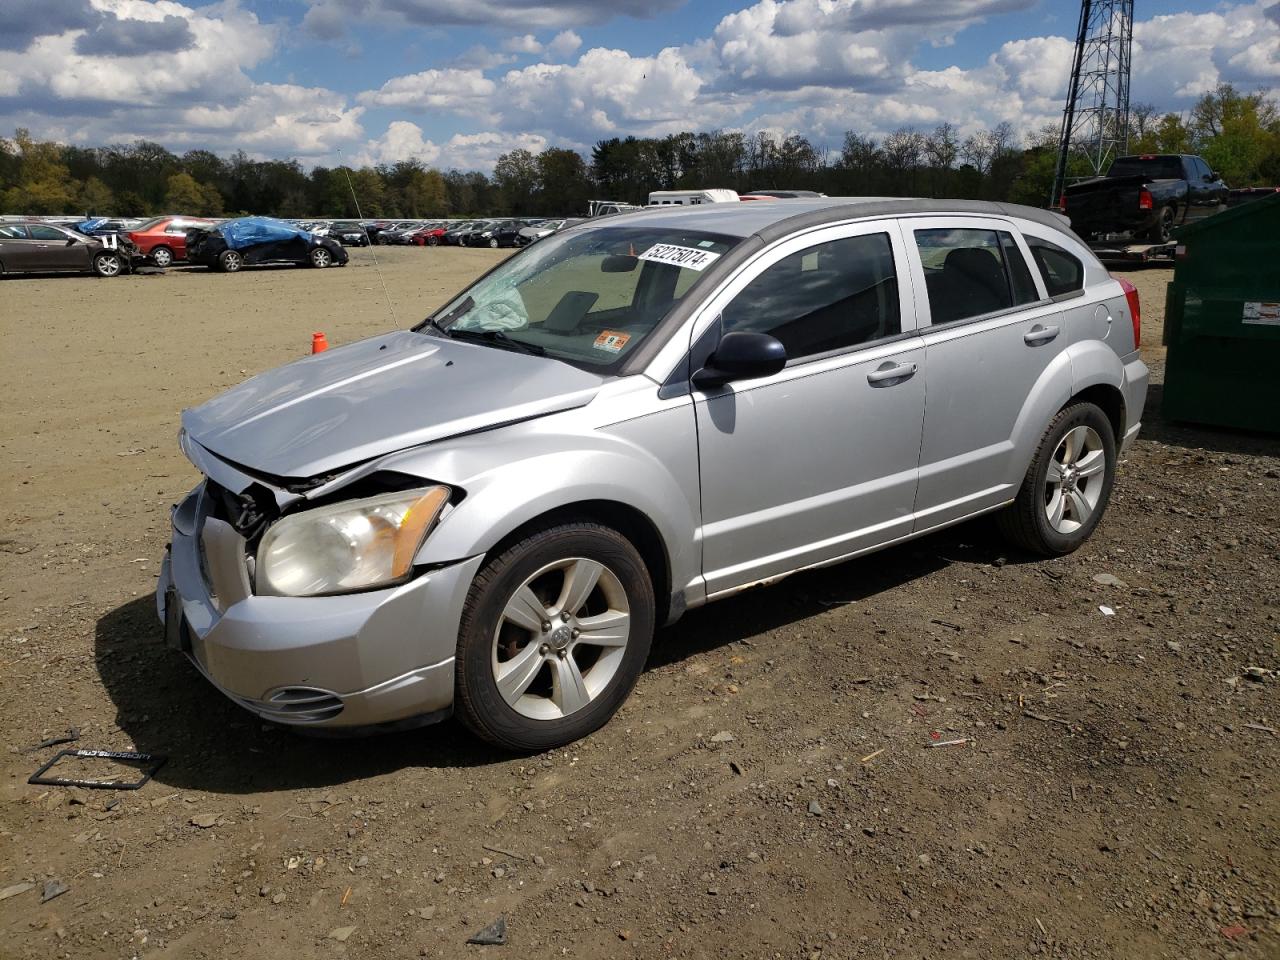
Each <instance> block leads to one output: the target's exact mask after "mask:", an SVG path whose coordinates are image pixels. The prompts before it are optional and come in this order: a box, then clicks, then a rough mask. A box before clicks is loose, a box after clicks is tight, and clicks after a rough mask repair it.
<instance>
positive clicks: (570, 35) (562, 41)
mask: <svg viewBox="0 0 1280 960" xmlns="http://www.w3.org/2000/svg"><path fill="white" fill-rule="evenodd" d="M580 46H582V38H581V37H580V36H578V35H577V34H576V33H574V32H573V31H572V30H562V31H560V32H559V33H557V34H556V35H555V37H554V38H552V40H551V42H550V43H548V44H547V53H548V54H550V55H551V56H553V57H556V58H558V59H561V60H563V59H564V58H565V57H567V56H569V55H570V54H572V53H574V52H576V51H577V49H578V48H579V47H580Z"/></svg>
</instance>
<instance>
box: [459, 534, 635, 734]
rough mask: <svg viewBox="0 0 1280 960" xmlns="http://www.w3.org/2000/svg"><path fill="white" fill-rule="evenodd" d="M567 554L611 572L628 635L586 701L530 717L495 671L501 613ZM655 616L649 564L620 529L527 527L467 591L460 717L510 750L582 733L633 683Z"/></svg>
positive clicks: (598, 722)
mask: <svg viewBox="0 0 1280 960" xmlns="http://www.w3.org/2000/svg"><path fill="white" fill-rule="evenodd" d="M570 558H583V559H587V560H594V561H596V562H597V563H600V564H602V565H604V567H605V568H607V570H608V571H609V572H611V573H612V574H613V575H614V576H615V577H616V578H617V582H618V584H619V585H620V586H621V588H622V590H623V591H625V595H626V600H627V604H628V605H629V614H630V623H629V633H628V636H627V642H626V646H625V648H624V652H623V654H622V657H621V660H620V662H619V663H618V666H617V668H616V672H614V673H613V675H612V678H611V679H609V680H608V681H607V684H606V685H605V686H604V687H603V688H602V689H601V690H600V691H599V692H598V693H597V694H595V695H594V697H593V698H592V699H590V700H589V701H588V702H587V704H586V705H585V706H583V707H581V708H580V709H578V710H577V711H576V712H573V713H570V714H569V715H567V716H561V717H557V718H555V719H531V718H530V717H527V716H525V715H524V714H522V713H519V712H517V711H516V709H514V708H513V707H512V706H511V705H509V704H508V702H507V701H506V700H505V699H504V698H503V696H502V694H501V693H500V692H499V690H498V682H497V680H496V679H495V677H494V668H493V657H494V656H495V654H494V651H495V648H496V644H497V637H498V631H499V628H500V627H503V624H502V613H503V610H504V608H505V607H506V606H507V604H508V602H509V601H510V600H511V599H512V598H513V596H514V595H515V594H516V592H517V590H519V589H520V587H521V585H523V584H525V582H526V581H527V580H528V578H530V577H532V576H534V575H535V574H536V573H537V572H538V571H540V570H542V569H543V568H544V567H547V566H548V565H549V564H555V563H557V562H559V561H563V560H569V559H570ZM654 617H655V612H654V598H653V585H652V583H651V582H650V579H649V572H648V569H647V568H646V567H645V564H644V560H643V559H641V557H640V554H639V553H638V552H637V551H636V548H635V547H634V546H632V544H631V542H630V541H629V540H627V538H626V537H624V536H622V534H620V533H618V532H617V531H616V530H613V529H611V528H609V527H605V526H602V525H600V524H595V523H566V524H563V525H559V526H555V527H551V528H548V529H545V530H541V531H538V532H535V533H532V534H530V535H529V536H527V537H525V538H524V539H523V540H521V541H519V542H518V543H516V544H514V545H513V546H511V547H509V548H507V549H506V550H504V551H503V552H502V553H501V554H499V555H498V556H496V557H493V558H492V559H491V560H489V561H488V562H487V563H486V564H485V566H484V567H483V568H482V569H481V570H480V572H479V573H478V574H477V575H476V578H475V580H474V582H473V583H472V585H471V590H470V592H469V593H468V595H467V600H466V604H465V605H464V607H463V611H462V621H461V626H460V629H459V632H458V651H457V661H456V682H457V691H456V698H455V707H456V712H457V714H458V717H459V719H461V721H462V722H463V724H464V725H465V726H466V727H467V728H468V729H469V730H471V731H472V732H473V733H475V734H476V735H477V736H478V737H480V738H481V739H483V740H487V741H488V742H489V743H492V744H494V745H495V746H498V747H501V748H502V749H505V750H512V751H516V752H525V753H527V752H540V751H544V750H550V749H552V748H554V747H559V746H563V745H565V744H567V743H572V742H573V741H575V740H578V739H580V738H582V737H585V736H587V735H588V734H590V733H592V732H593V731H595V730H597V729H599V728H600V727H601V726H603V725H604V724H605V723H606V722H608V720H609V718H610V717H612V716H613V715H614V713H616V712H617V710H618V708H619V707H620V706H622V704H623V702H624V701H625V700H626V699H627V697H628V696H629V695H630V693H631V691H632V689H633V688H634V687H635V684H636V681H637V680H638V679H639V678H640V673H641V671H642V670H643V669H644V665H645V661H646V660H647V659H648V656H649V647H650V645H651V644H652V642H653V630H654ZM503 629H506V628H505V627H503ZM584 629H585V626H584ZM575 636H576V633H575ZM538 642H539V641H538V639H537V638H534V639H530V640H528V641H527V643H538ZM544 648H545V646H544ZM522 649H523V648H522ZM570 655H572V651H570ZM552 666H553V667H554V664H553V665H552Z"/></svg>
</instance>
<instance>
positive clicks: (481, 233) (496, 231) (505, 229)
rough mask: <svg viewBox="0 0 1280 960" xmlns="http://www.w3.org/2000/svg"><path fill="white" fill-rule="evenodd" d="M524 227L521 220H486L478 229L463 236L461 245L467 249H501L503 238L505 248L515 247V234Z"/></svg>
mask: <svg viewBox="0 0 1280 960" xmlns="http://www.w3.org/2000/svg"><path fill="white" fill-rule="evenodd" d="M516 224H519V226H518V227H517V226H516ZM524 227H525V223H524V221H522V220H488V221H486V222H485V223H483V224H481V225H480V227H479V228H477V229H475V230H472V231H470V232H468V233H465V234H463V236H462V244H463V246H467V247H501V246H503V238H507V239H508V243H507V246H515V237H516V234H518V233H519V232H520V231H521V230H522V229H524Z"/></svg>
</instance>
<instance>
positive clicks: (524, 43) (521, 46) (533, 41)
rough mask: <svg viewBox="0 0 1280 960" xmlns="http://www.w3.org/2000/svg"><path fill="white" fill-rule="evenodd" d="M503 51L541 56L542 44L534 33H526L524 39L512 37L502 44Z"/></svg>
mask: <svg viewBox="0 0 1280 960" xmlns="http://www.w3.org/2000/svg"><path fill="white" fill-rule="evenodd" d="M502 49H503V50H506V51H508V52H509V53H528V54H535V55H536V54H539V53H541V52H542V44H540V43H539V42H538V38H537V37H535V36H534V35H533V34H532V33H526V34H525V35H524V36H522V37H511V38H510V39H508V40H506V41H505V42H504V43H503V44H502Z"/></svg>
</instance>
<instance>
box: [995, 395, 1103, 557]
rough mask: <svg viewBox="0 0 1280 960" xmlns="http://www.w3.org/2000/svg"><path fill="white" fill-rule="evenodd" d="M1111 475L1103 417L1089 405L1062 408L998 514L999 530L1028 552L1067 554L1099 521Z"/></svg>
mask: <svg viewBox="0 0 1280 960" xmlns="http://www.w3.org/2000/svg"><path fill="white" fill-rule="evenodd" d="M1115 472H1116V441H1115V433H1114V431H1113V430H1112V428H1111V421H1110V420H1108V419H1107V416H1106V414H1104V413H1103V412H1102V410H1101V409H1100V408H1099V407H1097V406H1096V405H1094V404H1092V403H1078V404H1075V405H1074V406H1070V407H1067V408H1066V409H1065V410H1063V411H1062V412H1061V413H1059V414H1058V415H1057V416H1056V417H1055V418H1054V420H1053V422H1052V423H1051V424H1049V429H1048V430H1046V431H1045V434H1044V437H1043V438H1042V439H1041V441H1040V446H1039V448H1038V449H1037V451H1036V455H1035V458H1034V459H1033V460H1032V461H1031V466H1030V467H1029V468H1028V469H1027V475H1026V477H1025V478H1024V480H1023V481H1022V487H1021V489H1019V491H1018V497H1017V499H1016V500H1015V501H1014V502H1013V504H1012V505H1011V506H1010V507H1008V508H1007V509H1006V510H1004V511H1003V512H1002V513H1001V514H1000V516H999V522H1000V527H1001V530H1002V532H1003V533H1004V534H1005V536H1006V537H1007V538H1008V539H1009V540H1011V541H1012V542H1013V543H1015V544H1017V545H1018V546H1019V547H1022V548H1023V549H1024V550H1027V551H1029V552H1031V553H1038V554H1042V555H1044V556H1061V555H1063V554H1067V553H1070V552H1071V551H1073V550H1075V549H1076V548H1077V547H1079V546H1080V545H1081V544H1082V543H1084V542H1085V540H1087V539H1088V538H1089V535H1090V534H1091V533H1093V530H1094V528H1095V527H1096V526H1097V525H1098V523H1099V521H1100V520H1101V519H1102V514H1103V512H1104V511H1105V510H1106V509H1107V503H1108V501H1109V500H1110V499H1111V486H1112V484H1113V483H1114V481H1115Z"/></svg>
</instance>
